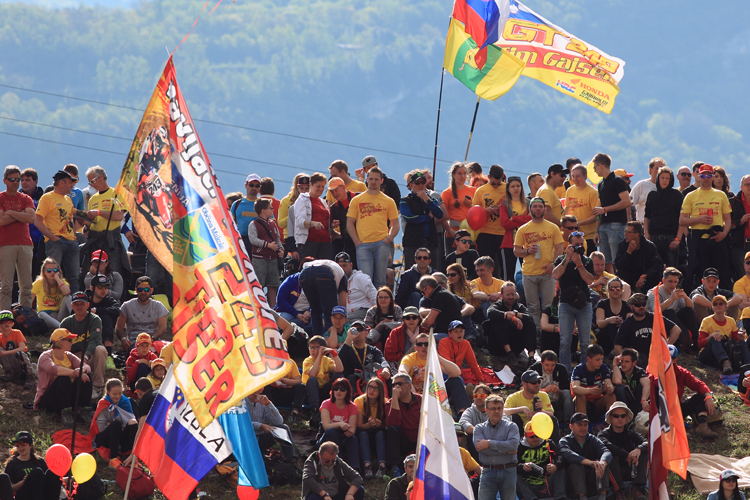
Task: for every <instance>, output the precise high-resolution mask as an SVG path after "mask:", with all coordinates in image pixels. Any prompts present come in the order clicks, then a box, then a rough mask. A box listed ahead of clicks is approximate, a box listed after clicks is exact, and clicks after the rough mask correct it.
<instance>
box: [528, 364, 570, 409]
mask: <svg viewBox="0 0 750 500" xmlns="http://www.w3.org/2000/svg"><path fill="white" fill-rule="evenodd" d="M529 370H534V371H535V372H537V373H538V374H539V376H540V377H541V383H540V384H539V387H540V389H541V390H542V391H544V392H545V393H546V394H547V396H549V400H550V403H551V404H552V409H553V410H554V412H555V417H557V420H558V421H560V422H569V421H570V417H572V416H573V396H572V395H571V393H570V375H568V369H567V367H566V366H565V365H563V364H561V363H558V362H557V354H555V352H554V351H544V352H542V360H541V361H537V362H536V363H534V364H533V365H531V366H530V367H529Z"/></svg>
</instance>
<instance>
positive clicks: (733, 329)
mask: <svg viewBox="0 0 750 500" xmlns="http://www.w3.org/2000/svg"><path fill="white" fill-rule="evenodd" d="M711 307H712V308H713V311H714V313H713V314H712V315H711V316H708V317H706V318H704V319H703V321H702V322H701V327H700V333H699V334H698V347H700V348H701V352H700V354H699V355H698V359H699V360H700V362H701V363H703V364H704V365H706V366H713V367H715V368H720V369H721V371H722V373H723V374H724V375H731V374H732V373H733V372H734V369H733V367H732V362H733V360H730V359H729V356H728V355H727V351H731V352H734V350H735V349H737V348H739V349H740V352H741V353H742V362H741V363H740V365H746V364H748V363H750V350H748V348H747V334H746V333H745V332H744V331H743V332H742V333H739V331H738V330H737V323H736V322H735V321H734V318H731V317H729V316H727V315H726V312H727V299H726V298H725V297H724V296H722V295H715V296H714V298H713V300H712V301H711ZM671 343H673V342H670V344H671ZM737 368H738V367H737Z"/></svg>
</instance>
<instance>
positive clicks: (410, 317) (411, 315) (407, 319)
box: [404, 314, 419, 321]
mask: <svg viewBox="0 0 750 500" xmlns="http://www.w3.org/2000/svg"><path fill="white" fill-rule="evenodd" d="M404 319H405V320H406V321H411V320H415V319H419V316H415V315H413V314H410V315H408V316H404Z"/></svg>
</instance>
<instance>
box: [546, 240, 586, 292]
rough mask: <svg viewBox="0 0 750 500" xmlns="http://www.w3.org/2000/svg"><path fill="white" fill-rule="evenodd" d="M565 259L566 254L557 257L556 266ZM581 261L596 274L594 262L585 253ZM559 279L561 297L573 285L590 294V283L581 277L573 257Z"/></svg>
mask: <svg viewBox="0 0 750 500" xmlns="http://www.w3.org/2000/svg"><path fill="white" fill-rule="evenodd" d="M584 248H585V247H584ZM564 259H565V255H560V256H559V257H558V258H557V259H555V267H557V266H559V265H560V263H561V262H562V261H563V260H564ZM581 263H582V264H583V267H584V268H586V270H587V271H588V272H590V273H591V274H592V275H593V274H594V262H593V261H592V260H591V259H589V258H588V257H586V256H585V255H584V256H583V257H581ZM557 281H558V282H559V283H560V296H561V297H562V296H564V293H565V290H567V289H568V288H571V287H578V288H580V289H581V290H583V291H585V292H586V293H587V294H588V289H589V285H588V283H586V282H585V281H584V280H583V278H581V273H580V272H579V271H578V270H577V269H576V265H575V263H574V262H573V260H572V259H571V260H570V261H568V265H567V266H566V267H565V272H564V273H563V275H562V276H560V279H559V280H557Z"/></svg>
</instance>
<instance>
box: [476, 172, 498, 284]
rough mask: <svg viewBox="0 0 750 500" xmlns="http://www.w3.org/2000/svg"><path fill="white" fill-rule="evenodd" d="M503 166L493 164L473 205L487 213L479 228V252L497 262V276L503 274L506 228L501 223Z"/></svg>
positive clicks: (477, 192) (478, 190)
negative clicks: (501, 246)
mask: <svg viewBox="0 0 750 500" xmlns="http://www.w3.org/2000/svg"><path fill="white" fill-rule="evenodd" d="M503 176H504V172H503V167H501V166H500V165H492V166H491V167H490V171H489V175H488V178H489V182H488V183H487V184H485V185H484V186H481V187H480V188H479V189H477V190H476V192H474V199H473V200H472V204H473V205H479V206H480V207H482V208H483V209H484V211H485V212H486V213H487V222H485V223H484V225H483V226H482V227H480V228H479V229H478V230H477V252H478V253H479V255H482V256H488V257H491V258H492V260H493V262H495V263H496V264H497V269H496V270H495V273H494V274H495V276H498V277H499V276H501V270H502V268H501V266H500V263H501V262H502V250H501V249H500V245H502V243H503V236H504V235H505V228H504V227H503V225H502V224H500V210H505V207H504V206H503V201H504V200H505V183H504V182H503Z"/></svg>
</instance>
